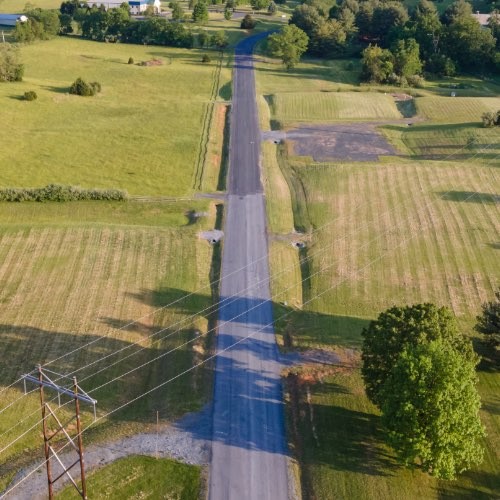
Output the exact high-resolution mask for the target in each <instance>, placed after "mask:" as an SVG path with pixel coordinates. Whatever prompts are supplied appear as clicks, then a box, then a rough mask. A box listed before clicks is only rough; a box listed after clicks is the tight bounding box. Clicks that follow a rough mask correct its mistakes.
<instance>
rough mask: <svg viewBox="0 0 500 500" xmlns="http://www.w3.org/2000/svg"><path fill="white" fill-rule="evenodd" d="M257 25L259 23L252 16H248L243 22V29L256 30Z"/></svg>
mask: <svg viewBox="0 0 500 500" xmlns="http://www.w3.org/2000/svg"><path fill="white" fill-rule="evenodd" d="M256 24H257V21H256V20H255V19H254V18H253V17H252V16H251V15H250V14H247V15H246V16H245V17H244V18H243V19H242V20H241V29H244V30H253V29H254V28H255V25H256Z"/></svg>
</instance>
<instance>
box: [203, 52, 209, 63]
mask: <svg viewBox="0 0 500 500" xmlns="http://www.w3.org/2000/svg"><path fill="white" fill-rule="evenodd" d="M210 61H211V59H210V56H209V55H208V54H203V57H202V58H201V62H202V63H209V62H210Z"/></svg>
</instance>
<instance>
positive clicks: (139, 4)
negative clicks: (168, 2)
mask: <svg viewBox="0 0 500 500" xmlns="http://www.w3.org/2000/svg"><path fill="white" fill-rule="evenodd" d="M123 3H128V6H129V8H130V13H131V14H133V15H135V16H137V15H139V14H142V13H143V12H144V11H145V10H146V9H147V8H148V7H149V6H150V5H152V6H153V7H154V9H155V12H156V13H157V14H159V13H160V12H161V1H160V0H128V1H124V0H122V1H121V2H120V1H117V0H88V1H87V5H88V6H89V7H90V8H92V7H93V6H94V5H95V6H97V7H100V6H101V5H104V7H105V8H106V9H117V8H118V7H120V5H122V4H123Z"/></svg>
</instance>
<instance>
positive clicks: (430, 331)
mask: <svg viewBox="0 0 500 500" xmlns="http://www.w3.org/2000/svg"><path fill="white" fill-rule="evenodd" d="M362 337H363V348H362V355H361V356H362V360H363V365H362V368H361V373H362V375H363V379H364V382H365V388H366V393H367V395H368V397H369V399H370V400H371V401H372V402H373V403H375V404H376V405H377V406H380V405H381V403H382V398H381V395H380V391H381V389H382V387H383V385H384V384H385V382H386V380H387V378H388V376H389V374H390V372H391V369H392V367H393V366H394V365H395V363H396V362H397V361H398V359H399V357H400V356H401V353H402V352H403V351H404V350H405V349H406V348H407V347H411V346H417V345H421V344H427V343H429V342H431V341H433V340H442V341H443V342H445V343H448V344H449V345H450V346H452V347H453V348H454V349H456V350H457V351H458V352H460V353H461V354H462V355H464V357H465V358H467V359H469V360H476V356H475V354H474V352H473V350H472V345H471V343H470V342H469V341H468V340H467V339H466V338H465V337H464V336H463V335H462V334H461V333H460V332H459V330H458V327H457V323H456V320H455V318H454V316H453V314H452V313H451V311H450V310H449V309H447V308H445V307H437V306H436V305H434V304H417V305H413V306H404V307H392V308H390V309H388V310H387V311H384V312H382V313H381V314H380V315H379V316H378V318H377V319H376V320H375V321H372V322H371V323H370V324H369V326H368V327H367V328H364V329H363V331H362Z"/></svg>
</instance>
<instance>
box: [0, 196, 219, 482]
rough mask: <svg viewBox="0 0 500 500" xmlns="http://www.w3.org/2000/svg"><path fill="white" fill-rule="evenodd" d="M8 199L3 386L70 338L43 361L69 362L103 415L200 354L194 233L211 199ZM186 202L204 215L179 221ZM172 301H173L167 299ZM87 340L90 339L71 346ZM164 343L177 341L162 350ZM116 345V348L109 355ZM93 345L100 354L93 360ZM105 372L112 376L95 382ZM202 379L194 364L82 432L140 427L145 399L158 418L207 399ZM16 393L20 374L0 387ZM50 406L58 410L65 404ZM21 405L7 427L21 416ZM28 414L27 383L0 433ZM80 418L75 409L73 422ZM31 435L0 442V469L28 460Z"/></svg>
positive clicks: (31, 410) (2, 277) (33, 443)
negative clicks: (9, 385) (180, 201)
mask: <svg viewBox="0 0 500 500" xmlns="http://www.w3.org/2000/svg"><path fill="white" fill-rule="evenodd" d="M34 205H37V206H36V207H35V206H34ZM113 205H121V206H120V208H119V209H117V208H116V206H113ZM13 207H14V204H6V203H4V204H1V206H0V239H1V244H0V262H1V265H0V283H1V287H0V288H1V289H0V301H1V303H2V311H1V313H0V325H1V326H0V330H1V331H0V343H1V350H2V353H3V356H4V357H5V359H7V358H8V359H9V363H2V365H1V368H0V370H1V371H0V380H1V381H2V385H7V383H10V382H11V381H13V380H15V379H16V378H17V377H18V376H19V375H20V374H22V373H26V372H28V371H31V370H32V369H33V368H34V365H35V364H36V363H40V362H41V363H45V362H47V361H49V360H53V359H56V358H58V357H60V356H64V355H65V354H66V353H68V352H69V351H72V350H73V349H77V351H76V352H75V353H74V354H72V355H70V356H64V357H63V358H61V359H60V360H58V361H55V362H54V363H53V364H51V365H50V368H51V369H53V370H54V371H56V372H58V373H67V372H71V371H73V370H76V369H79V372H78V377H79V381H80V382H81V385H82V387H84V388H85V389H86V390H87V391H89V392H90V393H91V394H93V397H95V398H96V399H97V400H98V402H99V403H98V416H100V415H101V416H102V415H104V414H105V413H107V412H108V411H110V410H112V409H113V408H116V407H117V406H119V405H120V404H123V403H125V402H127V401H129V400H130V399H132V398H133V397H135V396H137V395H139V394H141V393H142V392H144V390H145V389H146V388H148V389H149V388H151V387H154V386H155V385H156V384H158V383H160V382H163V381H165V380H167V379H169V378H170V377H171V376H173V375H174V374H177V373H179V372H180V371H183V370H185V369H186V368H188V367H190V366H192V364H193V363H196V362H199V361H200V360H201V359H203V357H204V353H205V350H206V348H207V347H208V346H209V341H208V340H207V336H203V335H200V333H203V332H206V331H207V328H208V316H209V312H210V311H209V310H208V311H205V312H200V314H194V315H192V314H191V312H192V311H193V310H195V311H202V310H204V309H206V308H208V307H209V306H210V305H211V300H212V299H211V290H210V287H209V276H210V272H211V269H210V268H211V259H212V249H211V247H210V246H209V245H208V243H206V242H205V241H202V240H199V238H198V235H197V233H198V232H199V231H200V229H202V228H208V227H213V221H214V216H215V209H214V207H213V206H212V205H210V204H209V203H208V202H196V203H191V204H189V205H187V204H186V205H182V204H174V205H172V204H170V205H169V204H165V203H137V202H128V203H123V204H119V203H115V204H112V203H101V202H84V203H83V202H73V203H66V204H57V203H56V204H51V203H44V204H35V203H33V204H31V203H26V204H16V205H15V207H16V208H17V210H16V211H15V213H14V210H13ZM99 209H100V210H99ZM187 210H196V211H198V212H206V213H207V215H208V217H205V218H201V219H200V220H199V222H198V223H195V224H191V225H189V224H188V219H187V218H186V216H185V215H184V214H185V212H186V211H187ZM70 213H72V214H73V217H72V218H71V217H70ZM84 214H86V216H85V215H84ZM91 221H93V222H91ZM194 291H197V293H196V294H195V295H189V292H194ZM173 301H177V302H176V303H175V304H173V305H171V306H167V305H168V304H170V303H171V302H173ZM134 320H135V321H134ZM88 342H93V344H92V345H91V346H88V347H85V348H82V349H81V350H78V348H79V347H82V346H84V345H85V344H87V343H88ZM186 342H188V343H187V344H186V345H185V346H182V344H184V343H186ZM172 349H176V351H174V352H172V353H171V354H166V353H167V352H168V351H171V350H172ZM118 350H122V351H121V352H119V353H116V354H115V351H118ZM162 355H164V356H163V357H161V358H159V359H158V360H157V361H153V362H151V361H152V360H153V359H154V358H156V357H157V356H162ZM103 356H107V358H106V359H104V360H101V361H99V360H100V359H101V358H102V357H103ZM148 362H150V363H149V364H147V365H145V366H144V367H143V368H141V370H140V371H134V372H133V373H130V374H129V375H126V376H123V377H121V378H120V375H122V374H124V373H126V372H128V371H129V370H131V369H133V368H135V367H137V366H139V365H141V364H143V363H148ZM115 377H119V378H118V379H116V380H115V381H114V382H112V383H110V384H108V385H105V386H103V387H102V388H101V389H96V388H97V387H98V386H100V385H102V384H105V383H106V382H107V381H109V380H112V379H114V378H115ZM209 390H210V377H208V376H207V374H205V371H204V370H203V369H200V370H196V371H194V372H192V373H191V374H188V375H186V376H185V377H181V378H179V379H178V380H176V381H175V382H173V383H171V384H168V385H167V386H165V387H164V388H162V389H161V390H158V391H156V392H153V393H151V395H149V396H147V397H145V398H143V399H140V400H139V401H137V402H136V403H134V405H131V406H130V407H126V408H124V409H123V410H121V411H120V412H118V413H116V414H115V415H112V416H110V417H106V418H104V419H102V420H100V421H99V423H98V424H96V425H95V427H94V428H93V429H92V430H91V431H90V432H89V433H88V436H89V437H88V438H86V439H89V440H94V439H99V440H102V439H106V438H110V437H113V438H116V437H117V436H119V435H121V434H123V433H124V432H131V431H133V430H134V429H137V428H139V427H140V428H141V430H144V428H145V427H146V428H147V425H148V422H152V421H153V420H154V419H153V416H154V415H153V412H154V410H156V409H159V410H161V418H162V420H164V419H170V418H173V417H176V416H179V415H181V414H183V413H185V412H186V411H193V410H195V409H198V408H200V406H201V405H202V404H203V402H204V401H206V399H207V398H208V396H209ZM21 393H22V384H17V385H16V386H14V387H13V388H11V389H8V390H6V391H5V392H2V394H1V397H0V401H1V407H2V408H4V407H5V406H6V405H7V404H9V403H10V402H12V401H14V400H16V399H17V398H18V397H19V396H20V395H21ZM181 395H182V396H181ZM61 413H62V415H63V418H64V415H65V409H63V408H62V409H61ZM30 414H32V416H31V417H29V418H28V419H27V420H26V421H25V422H23V423H22V424H21V425H19V426H17V427H15V428H13V429H11V427H12V426H14V425H15V424H16V423H17V422H18V420H19V416H20V415H27V416H29V415H30ZM38 419H39V401H38V398H37V396H36V393H35V394H34V395H32V396H27V397H25V398H23V399H22V400H21V401H19V402H18V403H16V404H15V405H14V406H13V407H12V408H10V409H9V410H7V411H5V412H4V413H3V414H2V419H1V421H0V434H2V439H1V442H2V444H3V445H5V444H7V443H9V442H10V441H11V440H12V439H14V438H15V437H16V436H18V435H19V434H20V433H21V432H22V431H24V430H27V429H28V428H29V427H30V426H31V425H33V424H34V423H36V422H37V421H38ZM91 420H92V416H91V412H88V411H86V412H85V418H84V424H85V425H86V424H88V423H90V422H91ZM9 429H11V430H10V431H9ZM4 433H5V434H4ZM39 445H40V443H39V435H38V433H37V432H33V431H32V432H29V433H28V434H27V435H26V436H25V437H24V438H22V439H20V440H19V441H17V442H16V443H15V444H14V445H13V446H12V447H10V448H9V449H8V450H6V451H4V452H3V453H2V455H1V462H0V471H1V476H2V480H5V479H6V478H7V479H8V476H9V471H12V470H16V469H18V468H19V466H20V465H21V464H23V463H26V461H30V460H32V456H33V450H35V449H36V450H39ZM2 447H3V446H2ZM0 484H2V483H1V482H0Z"/></svg>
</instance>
